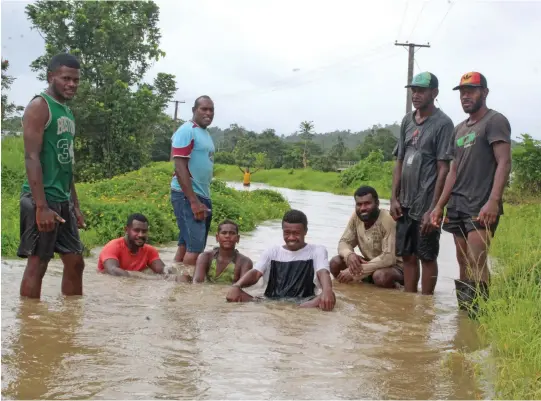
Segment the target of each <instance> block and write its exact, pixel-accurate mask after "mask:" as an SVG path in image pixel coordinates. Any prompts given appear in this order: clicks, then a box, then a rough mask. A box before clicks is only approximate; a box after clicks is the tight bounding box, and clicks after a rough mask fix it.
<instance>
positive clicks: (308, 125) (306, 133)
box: [299, 121, 314, 168]
mask: <svg viewBox="0 0 541 401" xmlns="http://www.w3.org/2000/svg"><path fill="white" fill-rule="evenodd" d="M299 128H300V130H301V131H300V133H299V136H300V137H301V139H302V140H303V141H304V150H303V153H302V165H303V167H304V168H306V167H308V154H307V147H308V142H309V141H311V140H312V138H313V137H314V132H313V131H314V122H313V121H303V122H302V123H301V125H300V126H299Z"/></svg>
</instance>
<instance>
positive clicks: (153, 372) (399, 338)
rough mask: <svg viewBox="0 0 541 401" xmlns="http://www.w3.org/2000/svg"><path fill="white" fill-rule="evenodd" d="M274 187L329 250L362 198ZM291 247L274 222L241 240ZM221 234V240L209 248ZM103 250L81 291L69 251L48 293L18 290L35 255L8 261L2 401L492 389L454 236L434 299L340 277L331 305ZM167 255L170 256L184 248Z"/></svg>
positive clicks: (460, 393)
mask: <svg viewBox="0 0 541 401" xmlns="http://www.w3.org/2000/svg"><path fill="white" fill-rule="evenodd" d="M230 185H233V186H235V187H237V188H239V189H242V185H241V184H230ZM256 188H269V187H268V186H265V185H261V184H252V188H251V189H252V190H253V189H256ZM277 190H278V191H280V192H281V193H282V194H284V195H285V196H286V197H287V198H288V200H289V201H290V203H291V205H292V207H294V208H299V209H301V210H303V211H304V212H305V213H306V214H307V216H308V226H309V229H308V237H307V241H308V242H313V243H321V244H323V245H325V246H326V247H327V250H328V252H329V257H332V256H333V255H334V254H335V253H336V247H337V243H338V239H339V238H340V235H341V233H342V231H343V229H344V227H345V225H346V223H347V221H348V218H349V217H350V214H351V212H352V211H353V199H352V197H347V196H336V195H331V194H327V193H320V192H311V191H298V190H290V189H277ZM381 206H382V207H383V208H388V203H386V202H384V201H382V205H381ZM281 242H282V236H281V227H280V221H271V222H265V223H264V224H262V225H260V226H259V227H258V228H257V229H256V230H255V231H253V232H251V233H249V234H244V235H242V237H241V241H240V245H239V249H240V251H241V252H243V253H245V254H247V255H249V256H250V257H252V258H253V259H254V260H257V258H258V256H259V255H260V254H261V253H262V252H263V250H264V249H265V248H267V247H268V246H270V245H272V244H276V243H281ZM214 243H215V241H214V238H213V237H212V236H211V238H210V240H209V243H208V247H209V248H210V247H212V246H213V245H214ZM98 251H99V249H96V250H94V251H93V256H92V257H90V258H88V259H87V260H86V271H85V276H84V296H83V297H82V298H78V299H65V298H64V297H62V295H61V293H60V280H61V264H60V263H59V260H58V259H56V260H54V261H52V262H51V264H50V267H49V270H48V272H47V274H46V276H45V279H44V282H43V288H42V299H41V302H36V301H28V300H21V299H20V298H19V295H18V292H19V284H20V279H21V277H22V273H23V269H24V263H23V262H22V261H19V260H3V261H2V398H5V399H83V398H94V399H180V398H182V399H184V398H188V399H194V398H196V399H271V398H272V399H361V398H363V399H404V398H405V399H476V398H485V397H489V395H487V393H486V392H485V390H484V388H482V387H481V384H480V383H479V379H476V377H478V375H477V374H475V373H474V371H473V370H472V369H471V366H470V365H471V364H470V363H469V362H468V361H469V355H473V354H476V353H478V352H479V345H478V339H477V337H476V334H475V333H476V332H475V324H474V323H472V322H470V321H469V320H468V319H467V317H465V316H464V315H463V314H462V313H459V312H458V310H457V305H456V298H455V293H454V283H453V278H455V277H456V276H457V274H458V270H457V269H458V268H457V265H456V261H455V253H454V246H453V240H452V237H450V236H449V235H448V234H446V233H444V234H443V235H442V239H441V253H440V257H439V266H440V274H439V280H438V285H437V287H436V294H435V295H434V297H426V296H421V295H414V294H406V293H403V292H401V291H398V290H384V289H378V288H375V287H373V286H370V285H366V284H364V285H363V284H359V285H343V284H340V283H337V282H334V286H335V292H336V296H337V303H336V308H335V310H334V311H333V312H322V311H319V310H317V309H314V310H299V309H298V308H296V307H295V306H293V305H290V304H281V303H274V304H273V303H258V304H228V303H227V302H226V301H225V294H226V292H227V287H224V286H219V285H197V286H192V285H181V284H176V283H172V282H164V281H161V280H160V281H148V280H138V279H126V278H118V277H111V276H105V275H100V274H97V273H96V256H97V253H98ZM160 251H161V255H162V259H163V260H164V261H165V262H166V264H169V263H170V262H171V261H172V259H173V256H174V251H175V248H174V247H171V248H162V249H160ZM256 287H257V286H256ZM249 292H252V293H255V294H260V293H262V289H261V288H254V289H251V290H249Z"/></svg>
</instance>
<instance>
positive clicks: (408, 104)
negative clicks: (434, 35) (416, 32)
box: [394, 41, 430, 113]
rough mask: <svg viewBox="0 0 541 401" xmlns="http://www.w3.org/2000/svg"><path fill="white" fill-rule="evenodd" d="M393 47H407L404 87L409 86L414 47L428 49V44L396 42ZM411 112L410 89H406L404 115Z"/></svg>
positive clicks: (411, 77) (411, 75)
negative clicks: (406, 74)
mask: <svg viewBox="0 0 541 401" xmlns="http://www.w3.org/2000/svg"><path fill="white" fill-rule="evenodd" d="M394 45H395V46H404V47H408V82H407V83H406V85H409V84H410V83H411V80H412V79H413V62H414V60H415V59H414V57H415V56H414V55H415V48H416V47H430V42H429V43H427V44H426V45H418V44H415V43H408V42H406V43H398V41H395V42H394ZM410 111H411V89H410V88H408V89H407V91H406V113H409V112H410Z"/></svg>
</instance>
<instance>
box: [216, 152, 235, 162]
mask: <svg viewBox="0 0 541 401" xmlns="http://www.w3.org/2000/svg"><path fill="white" fill-rule="evenodd" d="M214 163H218V164H236V162H235V156H234V155H233V153H232V152H216V153H215V154H214Z"/></svg>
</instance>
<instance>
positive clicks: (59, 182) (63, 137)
mask: <svg viewBox="0 0 541 401" xmlns="http://www.w3.org/2000/svg"><path fill="white" fill-rule="evenodd" d="M37 96H41V97H42V98H43V99H45V101H46V102H47V105H48V106H49V121H48V122H47V124H46V125H45V131H44V132H43V145H42V148H41V153H40V156H39V158H40V162H41V169H42V170H43V188H44V190H45V198H46V199H47V201H49V202H65V201H68V200H69V199H70V187H71V181H72V177H73V163H74V157H73V138H74V137H75V118H74V117H73V114H72V112H71V110H70V109H69V107H68V106H66V105H64V104H62V103H60V102H58V101H56V100H55V99H53V98H52V97H51V96H49V95H48V94H46V93H45V92H43V93H41V94H39V95H37ZM23 192H31V191H30V185H29V184H28V178H27V179H26V181H25V182H24V184H23Z"/></svg>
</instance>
